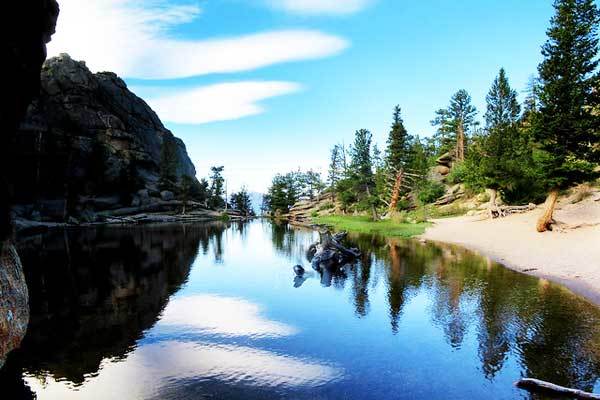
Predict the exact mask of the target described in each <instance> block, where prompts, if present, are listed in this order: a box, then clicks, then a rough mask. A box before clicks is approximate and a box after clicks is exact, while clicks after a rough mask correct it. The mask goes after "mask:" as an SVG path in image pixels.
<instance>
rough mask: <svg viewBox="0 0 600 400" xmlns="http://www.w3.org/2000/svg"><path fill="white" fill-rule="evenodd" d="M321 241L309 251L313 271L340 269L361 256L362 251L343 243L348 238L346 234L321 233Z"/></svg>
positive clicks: (308, 255)
mask: <svg viewBox="0 0 600 400" xmlns="http://www.w3.org/2000/svg"><path fill="white" fill-rule="evenodd" d="M319 236H320V241H319V242H317V243H314V244H312V245H311V246H310V247H309V248H308V251H307V257H308V259H309V261H311V264H312V267H313V269H315V270H317V271H320V270H321V269H323V268H339V267H341V266H343V265H344V264H346V263H348V262H350V261H353V260H354V259H356V258H358V257H360V256H361V252H360V250H358V249H356V248H347V247H345V246H344V245H343V244H342V243H341V242H342V240H344V238H345V237H346V232H340V233H336V234H335V235H332V234H331V233H330V232H329V231H321V232H319Z"/></svg>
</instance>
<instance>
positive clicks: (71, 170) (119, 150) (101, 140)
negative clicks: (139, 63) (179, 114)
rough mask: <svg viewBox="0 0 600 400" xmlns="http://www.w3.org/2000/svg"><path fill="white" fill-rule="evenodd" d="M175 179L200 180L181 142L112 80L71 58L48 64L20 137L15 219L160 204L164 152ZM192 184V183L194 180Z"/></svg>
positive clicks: (119, 82)
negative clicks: (147, 200)
mask: <svg viewBox="0 0 600 400" xmlns="http://www.w3.org/2000/svg"><path fill="white" fill-rule="evenodd" d="M167 145H168V146H170V147H171V148H172V149H174V151H172V152H171V154H173V157H174V160H172V161H173V163H174V167H175V173H176V175H177V177H178V178H181V177H182V176H184V175H188V176H190V177H195V174H196V172H195V170H194V166H193V164H192V162H191V161H190V159H189V157H188V155H187V152H186V148H185V145H184V143H183V142H182V141H181V140H180V139H178V138H176V137H175V136H173V134H172V133H171V132H170V131H169V130H167V129H166V128H165V127H164V125H163V124H162V123H161V121H160V119H159V118H158V117H157V115H156V113H155V112H154V111H152V109H151V108H150V107H149V106H148V105H147V104H146V103H145V102H144V101H143V100H142V99H141V98H139V97H137V96H136V95H135V94H133V93H132V92H131V91H130V90H129V89H128V88H127V85H126V84H125V82H123V80H122V79H120V78H119V77H118V76H116V75H115V74H114V73H110V72H101V73H97V74H93V73H92V72H90V70H89V69H88V68H87V67H86V65H85V63H84V62H80V61H75V60H73V59H71V57H69V56H68V55H66V54H63V55H61V56H59V57H56V58H52V59H49V60H47V61H46V62H45V64H44V66H43V68H42V72H41V94H40V96H39V98H38V99H36V100H34V102H33V103H32V105H31V106H30V107H29V110H28V112H27V116H26V118H25V121H24V122H23V123H22V124H21V126H20V129H19V131H18V133H17V135H16V141H15V143H14V149H15V152H16V154H17V155H18V161H17V165H16V168H15V171H16V174H15V175H14V179H13V182H14V192H15V193H16V202H17V204H19V205H20V207H16V212H17V213H18V214H19V215H18V216H20V217H23V218H31V219H36V218H37V219H40V218H41V219H44V220H48V221H51V220H54V221H56V220H61V221H64V220H66V219H67V218H68V217H70V216H74V217H76V218H79V217H80V216H81V214H82V213H84V212H86V210H87V211H89V209H90V208H91V209H92V211H99V210H106V209H111V208H118V207H128V206H130V205H131V203H132V201H137V202H138V203H139V198H138V199H137V200H136V199H135V196H134V195H135V194H136V193H137V192H138V191H140V190H143V191H145V193H144V196H145V197H148V196H150V197H152V196H155V197H159V196H160V192H159V188H158V180H159V172H160V162H161V149H162V148H163V146H167ZM194 179H195V178H194Z"/></svg>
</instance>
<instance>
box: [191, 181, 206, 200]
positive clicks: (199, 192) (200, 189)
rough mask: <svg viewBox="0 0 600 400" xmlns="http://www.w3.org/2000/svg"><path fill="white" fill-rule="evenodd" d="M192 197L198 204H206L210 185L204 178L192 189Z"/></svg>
mask: <svg viewBox="0 0 600 400" xmlns="http://www.w3.org/2000/svg"><path fill="white" fill-rule="evenodd" d="M192 197H193V198H194V199H195V200H196V201H198V202H199V203H204V202H208V198H209V197H210V184H209V183H208V180H206V178H202V179H200V182H199V183H198V185H196V186H195V189H194V188H192Z"/></svg>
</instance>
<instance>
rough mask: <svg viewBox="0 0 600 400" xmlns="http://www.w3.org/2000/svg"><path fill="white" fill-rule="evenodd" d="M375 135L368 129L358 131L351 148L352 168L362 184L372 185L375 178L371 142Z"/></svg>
mask: <svg viewBox="0 0 600 400" xmlns="http://www.w3.org/2000/svg"><path fill="white" fill-rule="evenodd" d="M372 141H373V135H372V134H371V132H369V131H368V130H366V129H360V130H358V131H356V133H355V136H354V146H353V147H352V148H351V149H350V157H351V163H350V168H351V170H352V173H353V175H354V176H355V178H356V179H357V180H358V181H359V182H360V184H361V185H370V184H371V183H372V178H373V164H372V160H371V143H372Z"/></svg>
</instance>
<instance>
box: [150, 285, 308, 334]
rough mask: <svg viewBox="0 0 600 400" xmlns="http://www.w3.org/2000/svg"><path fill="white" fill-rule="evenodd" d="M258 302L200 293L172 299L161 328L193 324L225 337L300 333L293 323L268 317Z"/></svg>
mask: <svg viewBox="0 0 600 400" xmlns="http://www.w3.org/2000/svg"><path fill="white" fill-rule="evenodd" d="M260 313H261V309H260V307H259V306H257V305H256V304H254V303H250V302H248V301H246V300H242V299H236V298H231V297H222V296H214V295H197V296H188V297H182V298H175V299H173V300H171V302H170V303H169V305H168V306H167V308H166V309H165V311H164V313H163V317H162V318H161V320H160V322H159V323H158V327H164V326H176V327H177V330H178V331H181V330H182V329H184V328H185V327H189V328H191V329H193V330H195V331H198V332H199V333H200V332H201V333H208V334H216V335H223V336H251V337H279V336H289V335H293V334H295V333H296V332H297V330H296V328H294V327H293V326H290V325H287V324H284V323H281V322H277V321H271V320H268V319H266V318H264V317H262V316H261V315H260Z"/></svg>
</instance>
